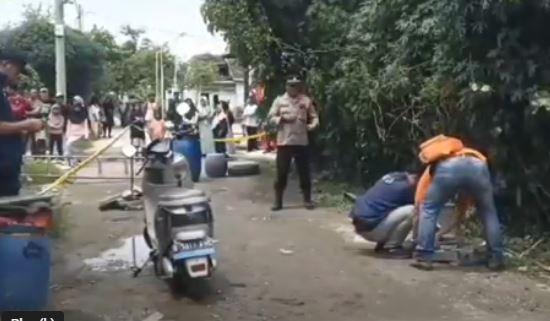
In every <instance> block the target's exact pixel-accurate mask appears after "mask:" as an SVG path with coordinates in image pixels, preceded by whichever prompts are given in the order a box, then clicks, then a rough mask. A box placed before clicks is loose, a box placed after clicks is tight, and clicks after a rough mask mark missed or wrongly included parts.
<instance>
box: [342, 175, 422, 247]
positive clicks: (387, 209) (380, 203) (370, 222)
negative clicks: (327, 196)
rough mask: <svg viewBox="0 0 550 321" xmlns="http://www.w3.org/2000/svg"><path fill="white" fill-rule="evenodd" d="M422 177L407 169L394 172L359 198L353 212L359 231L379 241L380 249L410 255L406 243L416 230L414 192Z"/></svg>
mask: <svg viewBox="0 0 550 321" xmlns="http://www.w3.org/2000/svg"><path fill="white" fill-rule="evenodd" d="M417 181H418V179H417V176H416V175H413V174H410V173H407V172H394V173H390V174H387V175H385V176H384V177H382V178H381V179H380V180H378V181H377V182H376V183H375V184H374V186H372V187H371V188H370V189H369V190H368V191H367V192H366V193H365V194H363V195H362V196H360V197H358V198H357V200H356V202H355V207H354V208H353V210H352V211H351V213H350V216H351V218H352V219H353V225H354V226H355V230H356V232H357V234H359V235H361V236H362V237H364V238H365V239H367V240H369V241H372V242H376V249H375V251H377V252H387V253H388V254H390V255H394V256H399V257H403V256H407V257H408V256H410V255H411V254H412V249H411V250H410V251H409V250H405V249H403V242H404V241H405V239H406V238H407V235H408V234H409V232H410V231H411V229H412V224H413V218H414V194H415V190H416V183H417Z"/></svg>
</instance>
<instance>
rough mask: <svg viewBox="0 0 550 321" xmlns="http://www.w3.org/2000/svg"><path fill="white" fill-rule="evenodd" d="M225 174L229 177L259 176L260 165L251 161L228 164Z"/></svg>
mask: <svg viewBox="0 0 550 321" xmlns="http://www.w3.org/2000/svg"><path fill="white" fill-rule="evenodd" d="M227 173H228V174H229V176H237V177H238V176H251V175H258V174H260V164H259V163H257V162H253V161H232V162H229V165H228V170H227Z"/></svg>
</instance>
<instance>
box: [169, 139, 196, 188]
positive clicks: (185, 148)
mask: <svg viewBox="0 0 550 321" xmlns="http://www.w3.org/2000/svg"><path fill="white" fill-rule="evenodd" d="M173 151H174V153H178V154H181V155H184V156H185V158H187V162H188V163H189V167H191V178H192V179H193V182H198V181H199V178H200V176H201V171H202V151H201V141H200V139H199V138H194V137H184V138H182V139H177V140H174V145H173Z"/></svg>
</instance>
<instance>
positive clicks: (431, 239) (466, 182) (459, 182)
mask: <svg viewBox="0 0 550 321" xmlns="http://www.w3.org/2000/svg"><path fill="white" fill-rule="evenodd" d="M433 176H434V177H433V180H432V184H431V186H430V188H429V190H428V194H427V196H426V200H425V201H424V203H423V204H422V206H421V207H420V226H419V232H418V245H417V254H418V257H419V259H422V260H428V261H429V260H432V258H433V254H434V248H435V233H436V224H437V220H438V217H439V213H440V212H441V209H442V208H443V206H445V203H446V202H447V201H448V200H449V199H450V198H451V197H453V196H455V195H456V194H457V192H463V193H464V194H466V195H467V196H470V197H472V198H473V199H474V200H475V201H476V207H477V213H478V215H479V216H480V218H481V220H482V222H483V225H484V227H485V237H486V239H487V247H488V253H489V254H490V258H493V259H497V260H502V258H503V248H502V232H501V228H500V222H499V219H498V215H497V211H496V208H495V201H494V198H493V186H492V184H491V175H490V174H489V169H488V168H487V164H486V163H485V162H483V161H481V160H479V159H477V158H475V157H456V158H452V159H449V160H446V161H442V162H441V163H439V164H438V165H437V168H436V170H435V173H434V174H433Z"/></svg>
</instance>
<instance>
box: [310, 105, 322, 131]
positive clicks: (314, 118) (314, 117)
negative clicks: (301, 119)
mask: <svg viewBox="0 0 550 321" xmlns="http://www.w3.org/2000/svg"><path fill="white" fill-rule="evenodd" d="M307 112H308V119H309V123H308V124H307V129H308V130H314V129H315V128H317V127H318V126H319V115H318V114H317V111H316V110H315V107H314V106H313V103H311V102H310V103H309V106H308V109H307Z"/></svg>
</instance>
